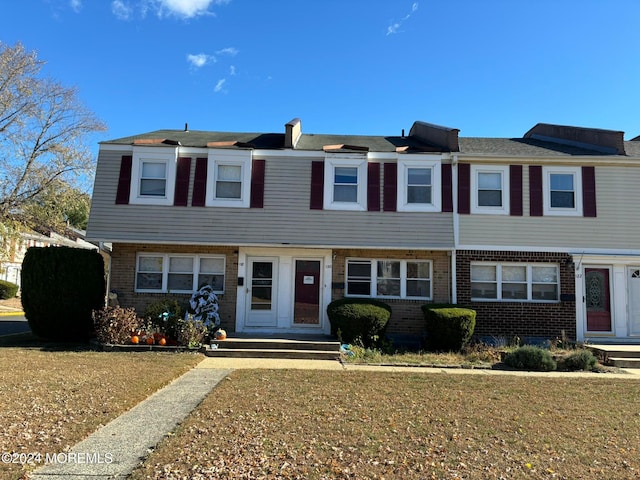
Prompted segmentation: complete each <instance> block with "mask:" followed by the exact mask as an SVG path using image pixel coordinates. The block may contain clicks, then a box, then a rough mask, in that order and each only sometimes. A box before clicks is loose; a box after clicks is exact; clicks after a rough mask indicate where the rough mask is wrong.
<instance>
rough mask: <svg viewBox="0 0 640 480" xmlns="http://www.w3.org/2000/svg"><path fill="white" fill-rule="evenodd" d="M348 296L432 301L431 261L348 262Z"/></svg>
mask: <svg viewBox="0 0 640 480" xmlns="http://www.w3.org/2000/svg"><path fill="white" fill-rule="evenodd" d="M346 277H347V282H346V284H347V285H346V295H347V296H356V297H383V298H408V299H410V298H416V299H422V300H430V299H431V261H429V260H393V259H385V260H369V259H355V258H354V259H348V260H347V275H346Z"/></svg>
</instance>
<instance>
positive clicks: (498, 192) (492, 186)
mask: <svg viewBox="0 0 640 480" xmlns="http://www.w3.org/2000/svg"><path fill="white" fill-rule="evenodd" d="M471 191H472V202H471V212H472V213H488V214H498V215H500V214H503V215H504V214H508V213H509V167H508V166H485V165H472V166H471Z"/></svg>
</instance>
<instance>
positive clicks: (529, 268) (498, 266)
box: [469, 262, 560, 303]
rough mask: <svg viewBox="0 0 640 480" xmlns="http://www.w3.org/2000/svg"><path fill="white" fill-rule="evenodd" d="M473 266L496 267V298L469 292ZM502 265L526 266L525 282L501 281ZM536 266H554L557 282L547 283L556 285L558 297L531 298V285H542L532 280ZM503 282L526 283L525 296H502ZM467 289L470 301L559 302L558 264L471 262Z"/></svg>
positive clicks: (471, 289)
mask: <svg viewBox="0 0 640 480" xmlns="http://www.w3.org/2000/svg"><path fill="white" fill-rule="evenodd" d="M474 266H487V267H495V269H496V280H495V284H496V298H482V297H474V296H473V294H472V293H471V292H473V283H474V282H473V281H472V279H471V278H472V277H471V270H472V269H473V267H474ZM502 267H525V268H526V282H509V281H503V279H502ZM536 267H546V268H555V269H556V274H557V279H558V281H557V283H548V285H556V286H557V291H558V298H557V299H551V300H539V299H534V298H533V285H534V284H535V285H544V284H543V283H540V282H534V281H533V268H536ZM476 283H494V282H476ZM503 283H526V285H527V298H518V299H513V298H502V284H503ZM469 287H470V288H469V290H470V294H471V301H472V302H510V303H514V302H516V303H559V302H560V265H559V264H557V263H521V262H471V265H470V269H469Z"/></svg>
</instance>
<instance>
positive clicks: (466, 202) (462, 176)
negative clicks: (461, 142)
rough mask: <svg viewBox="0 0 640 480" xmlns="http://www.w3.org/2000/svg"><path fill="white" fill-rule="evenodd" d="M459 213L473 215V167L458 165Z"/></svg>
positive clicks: (464, 164)
mask: <svg viewBox="0 0 640 480" xmlns="http://www.w3.org/2000/svg"><path fill="white" fill-rule="evenodd" d="M458 213H471V165H470V164H468V163H459V164H458Z"/></svg>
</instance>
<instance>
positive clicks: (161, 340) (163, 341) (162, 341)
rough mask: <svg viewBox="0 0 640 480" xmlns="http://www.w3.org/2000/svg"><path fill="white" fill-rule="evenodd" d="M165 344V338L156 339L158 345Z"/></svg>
mask: <svg viewBox="0 0 640 480" xmlns="http://www.w3.org/2000/svg"><path fill="white" fill-rule="evenodd" d="M166 344H167V339H166V338H164V337H162V338H160V340H158V345H162V346H163V347H164V346H165V345H166Z"/></svg>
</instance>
